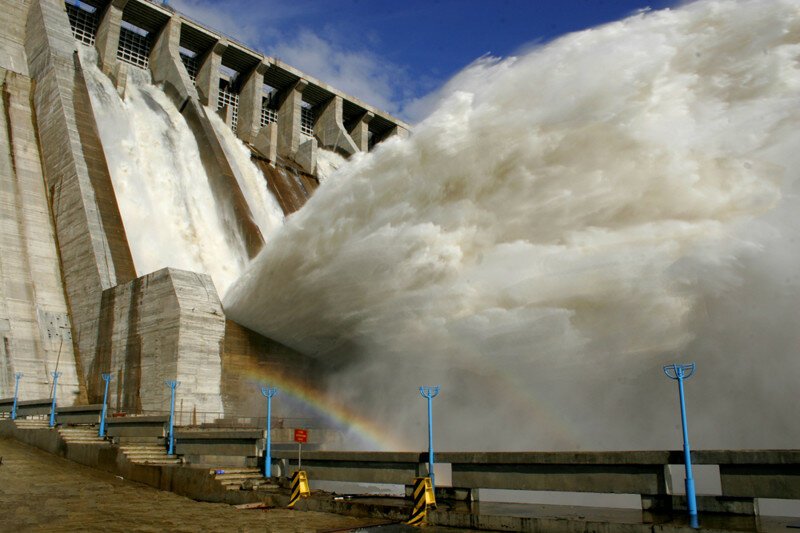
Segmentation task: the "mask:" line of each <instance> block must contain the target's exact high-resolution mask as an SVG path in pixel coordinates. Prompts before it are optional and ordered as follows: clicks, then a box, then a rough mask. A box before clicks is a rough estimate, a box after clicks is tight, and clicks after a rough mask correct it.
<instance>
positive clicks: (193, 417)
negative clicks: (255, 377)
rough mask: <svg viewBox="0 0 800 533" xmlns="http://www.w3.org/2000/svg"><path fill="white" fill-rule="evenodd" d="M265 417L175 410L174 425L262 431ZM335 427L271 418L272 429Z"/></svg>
mask: <svg viewBox="0 0 800 533" xmlns="http://www.w3.org/2000/svg"><path fill="white" fill-rule="evenodd" d="M117 416H125V417H137V416H169V410H140V411H138V412H135V413H129V412H125V411H123V412H117V413H109V417H117ZM266 423H267V417H266V416H259V415H244V414H230V413H223V412H219V411H190V410H180V409H178V410H176V411H175V425H176V426H183V427H216V428H243V429H244V428H254V429H264V428H265V427H266ZM335 427H336V426H335V425H334V424H332V423H330V422H328V421H326V420H325V419H323V418H319V417H276V416H273V417H272V424H271V428H272V429H294V428H307V429H334V428H335Z"/></svg>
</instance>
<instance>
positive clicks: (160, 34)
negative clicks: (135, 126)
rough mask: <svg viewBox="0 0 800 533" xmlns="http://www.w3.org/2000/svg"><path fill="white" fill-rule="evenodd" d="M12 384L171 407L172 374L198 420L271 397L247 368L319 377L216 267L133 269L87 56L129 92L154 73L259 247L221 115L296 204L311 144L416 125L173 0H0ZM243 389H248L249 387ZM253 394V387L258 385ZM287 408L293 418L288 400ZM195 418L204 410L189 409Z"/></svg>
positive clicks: (338, 147)
mask: <svg viewBox="0 0 800 533" xmlns="http://www.w3.org/2000/svg"><path fill="white" fill-rule="evenodd" d="M0 7H2V12H1V13H0V24H2V29H1V30H0V79H2V93H3V98H2V100H0V121H2V124H0V136H2V142H0V145H2V146H3V149H2V150H0V179H2V183H3V187H2V189H0V196H1V197H2V202H0V210H1V212H2V220H3V224H2V226H0V250H2V254H0V336H2V342H0V397H10V396H11V395H12V394H13V391H14V386H15V373H18V372H21V373H22V374H23V376H24V377H22V378H21V380H20V382H19V387H20V391H19V393H20V395H21V396H24V397H27V398H35V397H39V398H46V397H49V396H50V395H51V394H52V393H53V391H52V388H53V383H52V378H51V376H52V374H53V372H61V373H62V376H61V378H60V379H59V381H58V386H57V388H56V390H55V396H56V397H57V399H58V403H59V405H63V406H65V407H66V406H69V405H72V404H76V405H79V404H96V403H99V402H100V401H101V399H102V397H103V386H104V381H103V380H102V379H101V376H102V374H105V373H108V374H111V376H112V381H111V390H110V392H109V395H108V396H109V404H110V408H111V409H112V410H116V411H126V412H128V413H155V412H163V411H164V410H165V409H167V408H168V405H169V391H168V390H167V387H165V386H164V381H165V380H177V381H180V382H181V383H182V385H181V389H180V392H181V395H182V398H183V402H185V403H184V405H183V406H182V409H181V410H182V412H184V413H185V412H191V413H195V414H196V415H197V414H198V413H199V414H200V415H202V416H201V418H204V417H205V415H209V416H208V418H212V417H211V414H213V415H214V417H220V418H221V417H224V413H226V412H227V413H237V414H247V411H248V409H252V410H253V412H255V410H257V409H258V407H260V406H261V403H260V402H259V401H258V400H257V393H258V387H257V386H256V385H253V384H251V383H249V382H248V381H246V380H247V378H246V376H245V374H246V373H247V371H251V372H252V371H253V369H256V370H257V371H258V372H259V373H260V374H262V375H271V376H283V377H285V378H287V379H292V380H294V381H296V382H298V383H304V384H305V385H312V386H313V379H314V378H313V376H314V374H315V373H314V365H315V364H316V363H314V362H313V361H312V360H310V359H309V358H307V357H305V356H303V355H302V354H300V353H297V352H295V351H294V350H292V349H290V348H288V347H286V346H283V345H281V344H280V343H278V342H275V341H273V340H271V339H267V338H264V337H262V336H261V335H259V334H256V333H255V332H252V331H250V330H248V329H246V328H244V327H242V326H241V325H239V324H236V323H235V322H232V321H231V320H228V319H227V318H226V317H225V311H224V309H223V307H222V303H221V301H220V296H219V293H218V288H217V286H216V285H215V282H214V280H213V279H212V277H211V276H210V275H209V274H208V273H206V272H192V271H187V270H182V269H179V268H173V267H170V266H167V267H166V268H161V269H159V270H156V271H154V272H140V271H138V270H137V267H136V263H135V257H134V254H132V251H131V250H132V248H131V243H130V242H129V239H130V228H126V225H125V220H124V216H123V214H122V213H121V210H120V197H119V196H118V195H119V194H121V192H120V191H119V190H116V189H115V186H114V183H113V180H112V175H111V174H112V173H111V171H110V170H109V169H110V165H109V162H108V157H107V155H106V153H107V150H108V148H109V147H108V146H104V143H103V139H102V135H101V134H100V133H101V132H100V131H99V129H98V124H97V118H96V113H97V111H96V110H95V109H94V108H93V104H92V99H91V97H90V91H89V88H88V83H87V77H88V69H90V68H94V65H90V64H88V63H87V62H86V61H87V59H86V57H88V56H86V55H84V54H79V53H78V50H79V49H81V48H82V47H83V48H87V47H88V48H90V49H93V50H94V53H96V62H97V67H99V68H100V69H101V70H102V72H103V73H104V74H105V75H106V76H107V77H108V78H110V80H111V81H112V82H113V84H114V86H115V87H116V90H117V91H118V93H119V94H125V92H126V90H127V84H128V83H129V78H130V77H131V76H133V75H134V74H136V72H135V71H139V72H141V71H144V72H146V73H148V75H149V76H150V77H151V78H152V81H153V83H154V84H156V85H157V86H159V87H161V88H162V89H163V91H164V93H165V94H166V95H167V97H168V98H169V100H170V101H171V102H172V104H173V105H174V107H175V109H177V110H178V111H179V113H180V114H181V115H182V117H183V120H185V122H186V124H187V125H188V127H189V129H190V130H191V133H192V135H193V136H194V139H195V140H196V142H197V145H198V147H199V153H200V154H201V159H202V161H201V162H202V165H203V167H204V169H205V170H206V172H207V173H208V176H209V182H210V186H211V189H212V191H213V192H214V194H215V198H216V200H217V202H218V205H219V206H220V210H222V211H224V213H226V216H227V217H228V219H229V220H230V221H231V222H230V224H231V226H232V232H233V234H234V236H235V237H236V239H237V242H241V243H242V246H243V247H244V249H245V253H246V256H247V257H248V258H250V259H252V258H254V257H255V256H256V254H258V252H259V251H260V250H261V249H262V247H263V246H264V242H265V241H264V235H263V234H262V231H261V230H260V229H259V226H258V224H257V223H256V221H255V217H254V214H253V213H254V209H255V208H256V206H254V205H253V204H252V199H250V198H248V197H247V195H246V194H245V192H243V185H242V180H243V178H242V176H241V172H240V171H239V170H238V166H237V163H236V162H234V161H232V159H231V154H230V153H229V152H228V151H226V144H225V143H226V140H225V139H224V138H223V136H221V134H220V132H219V131H218V130H216V129H215V128H214V125H213V121H214V120H217V117H215V116H213V115H215V114H217V115H219V116H220V117H222V119H223V120H224V121H225V123H226V124H227V125H228V127H229V128H230V129H231V130H232V131H234V132H235V135H236V137H238V138H239V139H240V140H241V141H242V142H244V143H245V146H246V147H247V149H248V150H249V152H250V159H251V161H252V162H253V163H254V164H255V165H256V166H257V167H258V168H259V169H260V171H261V173H262V174H263V176H262V177H263V179H264V180H265V182H266V186H267V188H268V190H269V192H270V193H271V194H272V195H273V196H274V197H275V199H276V201H277V203H278V205H279V206H280V208H281V210H282V211H283V214H284V215H289V214H291V213H293V212H295V211H297V210H298V209H300V208H301V207H302V206H303V204H304V203H305V201H306V200H308V198H309V197H310V196H311V195H312V194H313V193H314V190H315V189H316V187H317V186H318V184H319V179H318V177H317V155H318V153H319V151H320V150H322V149H325V150H330V151H334V152H337V153H338V154H340V155H342V156H344V157H348V156H350V155H353V154H355V153H356V152H364V151H369V150H372V149H373V148H374V147H375V146H376V145H377V144H378V143H380V142H382V141H383V140H385V139H388V138H390V137H392V136H395V135H399V136H406V135H407V134H408V131H409V126H408V125H407V124H405V123H403V122H402V121H400V120H398V119H396V118H394V117H392V116H391V115H389V114H387V113H385V112H383V111H380V110H378V109H375V108H374V107H372V106H370V105H368V104H366V103H364V102H362V101H360V100H358V99H357V98H354V97H352V96H349V95H347V94H344V93H342V92H341V91H339V90H337V89H335V88H333V87H331V86H329V85H327V84H325V83H324V82H322V81H320V80H317V79H315V78H313V77H311V76H309V75H307V74H305V73H303V72H301V71H300V70H298V69H296V68H294V67H292V66H290V65H287V64H285V63H283V62H282V61H281V60H279V59H277V58H273V57H268V56H265V55H263V54H261V53H259V52H256V51H254V50H253V49H251V48H249V47H248V46H247V45H245V44H242V43H240V42H237V41H236V40H235V39H233V38H230V37H228V36H226V35H223V34H221V33H219V32H217V31H215V30H212V29H209V28H207V27H205V26H203V25H202V24H200V23H198V22H196V21H193V20H191V19H189V18H187V17H186V16H184V15H182V14H180V13H177V12H175V11H174V10H172V9H171V8H170V7H169V6H167V5H165V4H161V3H157V2H151V1H147V0H80V1H79V0H67V1H66V2H63V1H61V0H22V1H12V0H0ZM248 387H250V388H252V389H253V390H252V391H250V389H248ZM251 392H252V394H251ZM276 414H277V415H278V416H285V415H286V414H287V413H281V412H280V407H278V413H276ZM196 418H197V416H195V419H196Z"/></svg>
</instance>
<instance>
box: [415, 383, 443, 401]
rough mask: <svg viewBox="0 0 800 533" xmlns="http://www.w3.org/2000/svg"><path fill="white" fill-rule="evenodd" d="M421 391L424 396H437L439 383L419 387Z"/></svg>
mask: <svg viewBox="0 0 800 533" xmlns="http://www.w3.org/2000/svg"><path fill="white" fill-rule="evenodd" d="M419 393H420V394H421V395H422V397H423V398H428V399H430V398H436V396H438V395H439V385H434V386H422V387H420V388H419Z"/></svg>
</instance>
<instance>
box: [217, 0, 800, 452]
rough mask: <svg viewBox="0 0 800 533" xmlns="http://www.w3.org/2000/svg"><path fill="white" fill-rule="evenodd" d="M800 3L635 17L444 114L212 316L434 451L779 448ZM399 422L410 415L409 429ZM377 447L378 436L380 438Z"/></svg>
mask: <svg viewBox="0 0 800 533" xmlns="http://www.w3.org/2000/svg"><path fill="white" fill-rule="evenodd" d="M799 53H800V3H798V2H797V1H776V2H769V3H764V2H756V1H753V2H734V1H708V2H696V3H692V4H689V5H686V6H683V7H680V8H679V9H674V10H664V11H659V12H652V13H639V14H636V15H634V16H632V17H630V18H628V19H625V20H622V21H619V22H615V23H612V24H608V25H606V26H603V27H599V28H595V29H592V30H588V31H585V32H581V33H576V34H573V35H569V36H566V37H563V38H561V39H559V40H557V41H555V42H553V43H550V44H548V45H545V46H540V47H537V48H536V49H534V50H533V51H531V52H529V53H527V54H524V55H521V56H519V57H515V58H509V59H505V60H497V59H491V58H488V59H482V60H480V61H478V62H477V63H476V64H474V65H473V66H472V67H470V68H469V69H468V70H467V71H465V72H463V73H462V74H460V75H458V76H456V77H455V78H454V79H453V80H452V81H451V82H450V83H449V85H448V87H446V88H445V91H444V95H443V96H442V99H441V100H442V101H441V104H440V105H439V107H438V109H437V110H436V111H435V112H433V113H432V114H431V116H430V117H429V118H427V119H426V120H425V121H424V122H423V123H422V124H420V125H419V126H418V127H417V128H416V129H415V131H414V134H413V135H412V136H411V137H410V138H408V139H406V140H401V139H393V140H391V141H389V142H386V143H384V144H383V145H382V146H381V148H380V149H379V150H376V151H375V152H373V153H370V154H368V155H366V156H365V157H362V158H360V159H358V160H357V161H355V162H353V163H351V164H349V165H348V166H346V167H345V168H343V169H340V170H339V172H338V173H336V174H334V178H333V179H331V180H330V183H328V184H327V185H326V186H325V187H322V188H321V189H320V190H319V192H318V193H317V195H315V197H314V198H312V199H311V201H310V202H309V203H308V205H307V206H306V207H305V208H304V209H303V210H302V211H301V212H300V213H298V214H297V216H296V217H294V218H292V219H290V220H289V221H288V222H287V224H286V226H285V227H284V228H283V229H282V230H280V231H279V232H277V233H276V234H275V235H274V237H273V239H272V240H271V242H270V243H269V244H268V245H267V247H266V248H265V249H264V250H263V251H262V252H261V254H260V255H259V256H258V257H257V259H256V260H255V261H254V262H253V263H252V264H251V266H250V267H249V268H248V270H247V271H246V273H245V274H244V275H243V276H242V277H241V278H240V279H239V280H238V281H237V283H236V284H235V285H234V286H233V287H232V289H231V290H230V291H229V293H228V295H227V297H226V299H225V307H226V310H227V312H228V314H229V315H230V316H232V317H234V318H235V319H236V320H237V321H239V322H241V323H242V324H245V325H247V326H248V327H250V328H253V329H255V330H257V331H259V332H261V333H263V334H265V335H267V336H269V337H271V338H275V339H277V340H279V341H280V342H283V343H285V344H287V345H289V346H292V347H294V348H296V349H298V350H300V351H303V352H304V353H309V354H314V355H315V357H316V358H318V359H319V360H320V361H322V362H323V364H327V365H328V368H329V372H330V373H331V377H330V379H329V394H330V395H331V397H333V398H337V399H338V401H340V402H341V403H342V404H344V405H350V406H354V408H355V409H357V410H358V411H359V412H360V413H361V414H362V415H363V416H366V417H368V418H369V419H372V420H385V421H387V423H386V424H385V425H386V426H387V428H389V427H390V428H391V429H387V431H391V432H394V434H401V435H405V436H407V437H408V439H409V442H410V445H411V446H412V447H414V448H418V447H423V446H424V438H425V435H424V429H423V427H422V422H423V416H422V413H423V411H424V405H423V403H424V402H423V401H422V399H421V398H420V397H419V394H418V392H417V388H418V387H419V386H420V385H426V384H428V385H432V384H440V385H442V392H441V394H440V396H439V397H438V398H437V399H436V401H435V403H434V405H435V407H434V409H435V413H436V415H435V416H438V418H437V419H436V420H437V422H436V423H437V428H438V429H437V441H438V442H439V446H441V447H443V448H447V449H461V448H464V447H467V448H469V449H475V448H489V449H564V448H566V449H587V448H588V449H637V448H657V447H663V446H669V445H670V443H672V444H677V436H676V435H677V434H676V427H677V423H678V421H677V419H676V418H675V414H674V413H675V397H674V396H675V394H674V390H673V387H674V384H673V383H672V382H670V381H669V380H667V379H666V378H665V377H664V376H663V375H662V374H661V365H663V364H667V363H671V362H673V361H688V360H693V361H697V364H698V372H697V375H696V376H695V377H694V378H692V381H691V382H690V383H689V384H688V395H689V398H688V402H689V406H690V411H691V416H692V417H693V418H692V419H693V420H694V424H693V425H692V427H691V428H690V429H691V432H692V435H693V440H694V442H695V446H698V447H705V448H731V447H734V448H735V447H753V448H756V447H784V446H789V447H791V446H793V443H796V442H797V440H798V438H800V429H798V427H797V425H796V424H789V421H790V420H792V419H793V418H794V414H793V407H792V402H791V401H789V400H788V398H789V397H791V396H792V393H791V390H792V389H793V383H794V381H795V376H796V375H797V374H798V371H800V358H798V353H797V349H798V346H800V337H799V336H798V328H797V327H796V325H797V323H798V320H799V319H800V304H798V302H800V277H798V274H797V267H798V265H800V240H798V238H797V235H798V230H800V216H798V212H800V211H798V209H797V206H798V203H797V193H798V180H797V177H798V175H797V169H798V168H800V164H799V163H800V161H799V160H798V158H799V156H798V154H800V151H799V150H798V146H800V134H799V133H798V131H800V129H798V123H800V122H799V119H800V111H799V110H800V106H799V105H798V104H800V90H798V89H800V70H799V69H798V62H797V57H798V54H799ZM399 406H401V407H399ZM388 421H391V422H388Z"/></svg>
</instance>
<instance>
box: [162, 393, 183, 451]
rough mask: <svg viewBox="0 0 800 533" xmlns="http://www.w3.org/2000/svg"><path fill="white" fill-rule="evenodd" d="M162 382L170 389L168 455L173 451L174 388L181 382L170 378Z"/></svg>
mask: <svg viewBox="0 0 800 533" xmlns="http://www.w3.org/2000/svg"><path fill="white" fill-rule="evenodd" d="M164 383H166V384H167V386H168V387H169V388H170V389H171V391H172V398H171V400H170V403H169V450H168V451H167V453H168V454H169V455H172V453H173V452H174V451H175V388H176V387H177V386H178V385H180V384H181V382H180V381H175V380H170V381H165V382H164Z"/></svg>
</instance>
